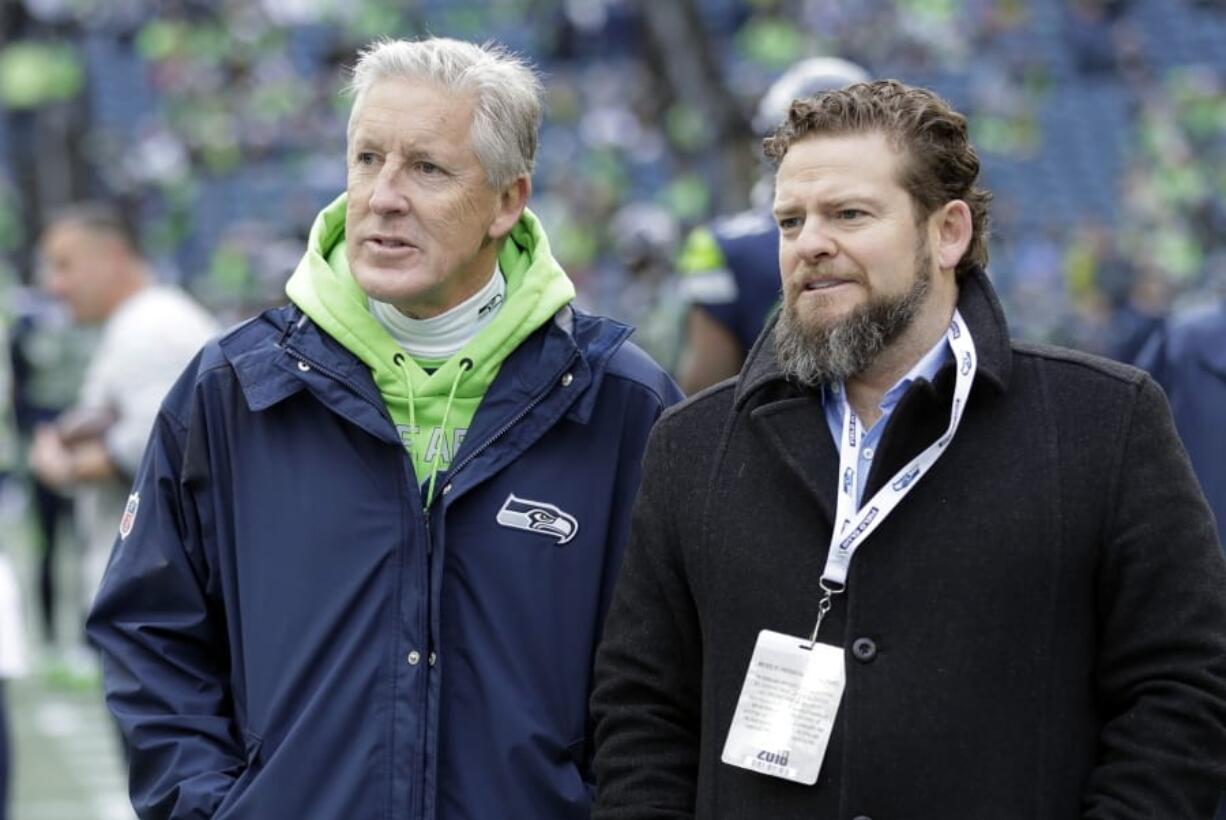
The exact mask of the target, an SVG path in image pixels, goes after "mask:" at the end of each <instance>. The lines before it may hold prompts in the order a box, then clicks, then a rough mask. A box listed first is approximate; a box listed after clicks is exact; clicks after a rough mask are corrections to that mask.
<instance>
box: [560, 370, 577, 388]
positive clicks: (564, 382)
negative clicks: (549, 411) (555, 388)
mask: <svg viewBox="0 0 1226 820" xmlns="http://www.w3.org/2000/svg"><path fill="white" fill-rule="evenodd" d="M574 380H575V377H574V376H572V375H571V374H569V373H567V374H565V375H564V376H562V386H563V387H570V383H571V382H573V381H574Z"/></svg>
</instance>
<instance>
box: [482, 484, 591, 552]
mask: <svg viewBox="0 0 1226 820" xmlns="http://www.w3.org/2000/svg"><path fill="white" fill-rule="evenodd" d="M495 520H497V521H498V523H499V524H501V525H502V526H504V527H509V528H510V529H513V530H523V531H524V532H534V533H538V534H540V535H545V536H548V537H550V538H554V539H556V540H557V542H558V544H559V545H562V544H566V543H568V542H569V541H570V540H571V539H572V538H574V537H575V535H576V534H577V533H578V532H579V522H578V521H576V520H575V517H574V516H573V515H570V514H569V513H566V512H563V511H562V510H560V509H558V508H557V507H555V506H554V505H552V504H546V503H545V502H543V501H530V500H529V499H527V498H519V497H518V496H516V495H515V494H514V493H512V494H511V495H508V496H507V500H506V501H504V502H502V509H500V510H499V511H498V516H497V517H496V519H495Z"/></svg>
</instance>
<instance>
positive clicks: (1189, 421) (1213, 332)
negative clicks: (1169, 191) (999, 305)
mask: <svg viewBox="0 0 1226 820" xmlns="http://www.w3.org/2000/svg"><path fill="white" fill-rule="evenodd" d="M1137 365H1138V366H1139V367H1143V368H1145V369H1146V370H1148V371H1149V372H1150V374H1151V375H1152V376H1153V377H1154V380H1155V381H1157V382H1158V384H1160V385H1162V389H1163V390H1165V391H1166V393H1167V397H1168V398H1169V399H1170V401H1171V413H1172V415H1174V417H1175V427H1176V429H1178V430H1179V437H1180V438H1181V439H1183V443H1184V446H1185V447H1187V449H1188V455H1189V456H1190V457H1191V459H1192V467H1193V469H1195V470H1196V477H1197V478H1198V479H1200V484H1201V487H1202V488H1203V489H1204V491H1205V495H1206V496H1207V497H1208V499H1209V506H1210V507H1211V508H1212V509H1213V514H1214V515H1215V516H1216V517H1217V526H1218V532H1219V533H1220V532H1222V531H1223V528H1224V527H1226V304H1216V305H1212V306H1208V307H1198V308H1196V309H1194V310H1190V311H1188V312H1185V313H1180V314H1178V315H1176V316H1174V317H1172V318H1171V319H1170V320H1168V322H1167V323H1166V324H1164V325H1163V327H1162V328H1161V329H1160V330H1159V331H1158V332H1157V333H1156V334H1154V336H1153V337H1151V338H1150V340H1149V342H1148V343H1147V344H1146V345H1145V347H1144V348H1142V350H1141V353H1140V355H1139V356H1138V358H1137ZM1223 817H1226V813H1223Z"/></svg>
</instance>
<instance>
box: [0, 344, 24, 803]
mask: <svg viewBox="0 0 1226 820" xmlns="http://www.w3.org/2000/svg"><path fill="white" fill-rule="evenodd" d="M3 324H4V323H3V321H0V396H8V395H10V394H11V392H12V390H11V383H10V382H11V379H10V375H11V374H10V372H9V367H8V351H7V349H6V348H7V344H6V342H5V337H6V335H7V334H6V333H5V332H3ZM13 432H14V431H13V429H12V424H11V419H10V413H9V410H8V406H7V404H5V405H3V406H0V471H2V472H3V474H0V482H3V481H6V480H8V475H7V472H8V470H9V469H10V468H11V467H12V464H10V463H9V459H8V458H7V456H9V455H10V454H11V453H12V450H13V446H12V445H9V444H7V442H8V441H9V439H11V438H12V437H13ZM6 489H7V488H6ZM3 523H4V524H6V525H8V524H9V523H10V522H8V521H4V522H3ZM13 537H14V528H12V527H10V526H5V528H4V530H3V531H2V532H0V820H6V818H7V817H8V792H9V789H8V785H9V770H10V768H11V764H10V762H9V757H10V755H9V736H8V734H9V733H8V706H7V702H6V698H7V695H6V693H5V681H7V680H9V679H11V678H15V677H18V676H20V675H22V674H24V673H25V671H26V662H27V661H26V650H25V630H24V628H23V625H22V614H21V613H22V606H21V597H22V596H21V587H20V585H19V583H18V578H17V574H16V572H15V571H14V569H13V566H12V564H11V563H10V561H9V555H8V552H7V550H8V548H9V545H10V543H11V540H12V538H13Z"/></svg>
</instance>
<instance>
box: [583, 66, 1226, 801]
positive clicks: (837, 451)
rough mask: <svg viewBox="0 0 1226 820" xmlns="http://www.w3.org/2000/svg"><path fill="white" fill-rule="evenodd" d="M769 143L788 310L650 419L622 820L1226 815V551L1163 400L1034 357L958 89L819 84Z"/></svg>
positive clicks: (1059, 355) (621, 622)
mask: <svg viewBox="0 0 1226 820" xmlns="http://www.w3.org/2000/svg"><path fill="white" fill-rule="evenodd" d="M765 148H766V153H767V155H768V156H769V157H770V158H771V159H772V161H774V162H775V163H776V167H777V177H776V195H775V203H774V213H775V217H776V220H777V222H778V225H779V228H780V245H779V258H780V270H781V275H782V284H783V294H784V305H783V309H782V310H781V311H780V315H779V317H778V319H777V321H776V322H775V323H774V324H773V325H768V327H767V329H766V330H765V331H764V333H763V336H762V337H761V338H760V339H759V341H758V343H757V345H756V346H755V348H754V350H753V351H752V352H751V354H750V356H749V359H748V360H747V362H746V364H745V367H744V368H743V370H742V371H741V373H740V376H739V377H738V378H737V379H736V380H734V381H729V382H724V383H722V384H720V385H718V386H716V387H713V388H711V389H710V390H707V391H705V392H703V393H700V394H698V395H697V396H695V397H693V398H692V399H690V400H689V401H688V402H686V403H684V404H682V405H680V406H678V407H676V408H673V410H671V411H669V412H668V413H666V414H665V415H664V417H663V418H662V419H661V421H660V422H659V424H658V425H657V426H656V428H655V431H654V432H653V434H652V440H651V442H650V443H649V446H648V451H647V456H646V461H645V465H644V476H643V483H642V485H641V489H640V493H639V497H638V502H637V505H636V508H635V513H634V518H633V524H632V532H631V538H630V544H629V546H628V549H627V555H626V560H625V563H624V565H623V569H622V574H621V577H620V579H619V581H618V586H617V589H616V591H615V593H614V600H613V604H612V607H611V609H610V611H609V616H608V621H607V625H606V630H605V635H604V641H603V644H602V646H601V649H600V651H599V652H598V654H597V661H596V686H595V690H594V693H593V697H592V703H593V714H594V718H595V720H596V741H597V752H596V759H595V768H596V774H597V808H596V811H595V814H594V816H595V818H597V820H614V818H616V820H636V819H637V818H643V820H647V818H651V820H660V819H661V818H691V817H702V818H705V820H719V818H730V819H731V818H736V820H742V818H747V817H770V818H782V819H783V820H787V819H788V818H815V817H821V818H856V820H869V818H872V819H873V820H887V818H895V819H896V820H921V819H922V818H937V817H941V818H946V817H948V818H959V820H971V818H974V819H975V820H979V819H981V818H991V820H1022V819H1023V818H1025V819H1026V820H1035V818H1045V820H1053V819H1054V818H1074V817H1080V818H1087V819H1088V818H1095V819H1096V820H1106V818H1112V820H1125V818H1138V819H1139V818H1152V817H1164V818H1166V817H1171V818H1174V817H1179V818H1210V817H1212V816H1213V812H1214V809H1215V807H1216V805H1217V800H1218V788H1219V785H1220V778H1221V772H1222V767H1221V765H1220V761H1221V760H1223V759H1226V596H1224V595H1223V594H1222V590H1223V585H1224V584H1226V563H1224V562H1223V560H1222V556H1221V553H1220V551H1219V549H1218V536H1217V533H1216V532H1215V530H1214V525H1213V520H1212V518H1211V516H1210V514H1209V511H1208V509H1207V506H1206V504H1205V500H1204V497H1203V496H1202V494H1201V493H1200V491H1199V490H1198V488H1197V485H1196V481H1195V478H1194V477H1193V475H1192V472H1191V470H1190V468H1189V464H1188V460H1187V456H1186V455H1185V453H1184V451H1183V449H1182V448H1181V446H1180V444H1179V440H1178V438H1177V436H1176V434H1175V430H1174V427H1173V425H1172V422H1171V418H1170V413H1169V410H1168V408H1167V405H1166V402H1165V400H1164V398H1163V395H1162V393H1161V391H1160V390H1159V389H1158V387H1157V386H1156V385H1155V384H1154V382H1153V381H1152V380H1151V379H1149V378H1148V377H1147V376H1146V375H1144V374H1143V373H1141V372H1140V371H1138V370H1135V369H1132V368H1130V367H1127V366H1123V365H1119V364H1116V363H1113V362H1109V361H1106V360H1103V359H1099V358H1095V357H1092V356H1088V355H1083V354H1080V353H1076V352H1073V351H1068V350H1061V349H1057V348H1052V347H1041V346H1033V345H1023V344H1017V343H1013V342H1011V341H1010V339H1009V336H1008V329H1007V327H1006V324H1005V320H1004V316H1003V314H1002V311H1001V308H1000V304H999V302H998V301H997V299H996V296H995V294H994V292H993V289H992V286H991V284H990V282H989V280H988V278H987V276H986V275H985V273H984V266H985V265H986V263H987V249H986V235H987V228H988V204H989V200H990V196H989V194H988V193H987V192H986V191H984V190H983V189H982V188H980V187H978V186H977V185H976V179H977V177H978V173H979V161H978V158H977V156H976V154H975V151H974V149H973V148H972V147H971V145H970V144H969V142H968V139H967V128H966V120H965V119H964V118H963V117H962V116H961V115H960V114H958V113H957V112H956V111H954V110H953V109H952V108H950V107H949V105H948V104H947V103H945V102H944V101H943V100H941V99H940V98H938V97H936V96H935V95H933V94H932V93H930V92H928V91H925V90H923V89H917V88H910V87H907V86H904V85H902V84H899V83H897V82H892V81H885V82H874V83H866V84H859V85H854V86H850V87H849V88H846V89H843V90H840V91H830V92H827V93H824V94H822V95H819V96H817V97H815V98H812V99H807V100H801V101H797V102H795V103H794V104H793V105H792V108H791V110H790V112H789V115H788V119H787V121H786V122H785V123H784V124H783V125H782V126H780V128H779V129H778V130H777V131H776V132H775V133H774V134H773V135H772V136H771V137H770V138H768V139H767V140H766V143H765Z"/></svg>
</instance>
